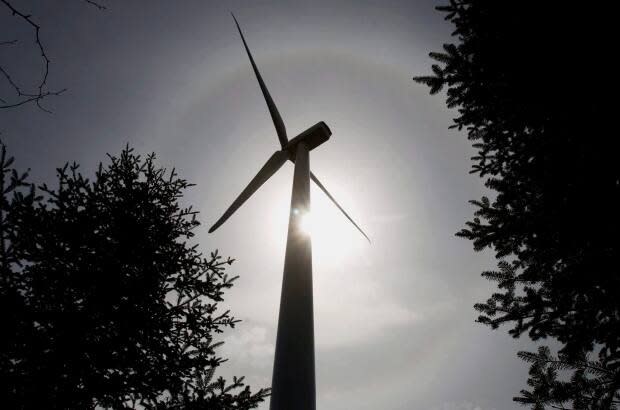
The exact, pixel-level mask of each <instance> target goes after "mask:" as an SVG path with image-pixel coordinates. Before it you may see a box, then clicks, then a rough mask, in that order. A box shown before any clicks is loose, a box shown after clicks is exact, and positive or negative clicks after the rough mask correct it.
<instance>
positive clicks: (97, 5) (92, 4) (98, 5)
mask: <svg viewBox="0 0 620 410" xmlns="http://www.w3.org/2000/svg"><path fill="white" fill-rule="evenodd" d="M84 1H85V2H86V3H88V4H90V5H91V6H95V7H97V8H98V9H99V10H107V8H106V7H105V6H103V5H101V4H99V3H97V2H96V1H93V0H84Z"/></svg>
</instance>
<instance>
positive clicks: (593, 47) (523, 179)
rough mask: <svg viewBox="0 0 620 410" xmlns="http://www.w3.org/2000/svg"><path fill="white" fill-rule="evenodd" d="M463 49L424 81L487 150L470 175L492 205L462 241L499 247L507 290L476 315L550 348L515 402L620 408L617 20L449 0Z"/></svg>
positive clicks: (566, 5)
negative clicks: (549, 342) (609, 68)
mask: <svg viewBox="0 0 620 410" xmlns="http://www.w3.org/2000/svg"><path fill="white" fill-rule="evenodd" d="M438 10H440V11H442V12H444V13H445V17H446V19H447V20H448V21H449V22H450V23H451V24H452V25H453V26H454V28H455V30H454V33H453V36H454V37H455V42H454V43H453V44H445V45H444V47H443V50H442V51H441V52H432V53H430V57H431V58H433V59H434V60H436V61H437V64H434V65H433V66H432V71H433V73H432V74H431V75H428V76H419V77H415V78H414V80H415V81H417V82H419V83H422V84H426V85H428V86H429V87H430V91H431V94H435V93H438V92H440V91H441V90H442V89H444V88H445V90H446V96H447V100H446V102H447V105H448V106H449V107H454V108H456V109H457V110H458V115H457V117H456V118H455V119H454V125H453V127H456V128H458V129H459V130H461V129H463V130H466V132H467V135H468V138H469V139H470V140H472V142H473V145H474V147H475V148H477V150H478V153H477V155H476V156H475V157H473V158H472V160H473V166H472V171H471V172H472V173H475V174H477V175H479V176H480V177H481V178H484V179H485V182H486V186H487V187H488V188H489V189H490V190H491V191H492V195H489V196H490V198H489V197H483V198H481V199H480V200H475V201H472V203H473V204H474V206H475V207H476V211H475V215H474V218H473V219H472V220H471V221H469V222H467V224H466V225H467V226H466V228H465V229H463V230H462V231H460V232H459V233H458V235H459V236H461V237H464V238H467V239H470V240H472V241H473V244H474V248H475V249H476V250H482V249H484V248H487V247H489V248H492V249H493V250H494V251H495V254H496V257H497V259H498V269H496V270H494V271H489V272H484V273H483V274H482V275H483V276H484V277H485V278H487V279H489V280H492V281H495V282H497V285H498V292H497V293H494V294H493V295H492V296H491V297H490V298H489V299H488V300H487V301H486V302H483V303H479V304H477V305H476V306H475V308H476V309H477V310H478V311H480V312H481V315H480V317H479V319H478V321H479V322H481V323H484V324H487V325H489V326H491V327H492V328H497V327H498V326H500V325H502V324H506V325H508V326H510V329H509V333H510V334H512V335H513V336H514V337H519V336H520V335H522V334H523V333H527V334H528V335H529V337H530V338H532V339H533V340H539V339H545V338H551V339H555V340H557V341H558V342H559V343H560V345H561V349H560V350H559V352H558V357H555V356H553V355H552V354H551V353H550V351H549V350H548V349H547V348H541V350H540V351H539V352H538V353H528V352H521V353H520V356H521V357H522V358H523V359H525V360H527V361H530V362H531V363H532V368H531V369H530V379H529V380H528V384H529V385H530V387H531V389H529V390H523V391H522V392H521V396H519V397H517V398H515V400H517V401H519V402H521V403H523V404H526V405H528V404H529V405H531V406H532V408H535V409H543V408H549V407H551V408H568V407H567V406H571V405H572V406H573V408H580V409H582V408H592V409H598V408H615V407H614V406H617V405H618V404H620V270H619V269H618V257H619V256H620V236H619V235H618V232H619V231H620V213H619V212H618V210H619V209H620V166H619V165H618V164H619V163H618V159H617V156H618V150H617V143H616V139H617V137H616V136H615V134H614V133H613V128H612V119H613V118H614V117H613V114H612V113H611V107H612V106H611V104H610V101H609V100H610V97H611V96H613V95H614V92H613V91H612V86H611V85H610V86H609V87H608V84H610V83H611V82H610V81H606V80H607V78H608V77H607V76H606V75H605V72H606V69H605V66H606V64H607V63H606V61H607V59H606V58H605V56H608V55H609V53H610V50H611V49H612V44H611V39H612V38H613V36H612V35H611V30H612V27H613V26H614V25H613V21H611V20H612V18H611V16H610V13H608V12H606V11H605V10H604V9H603V8H602V7H599V6H598V5H594V4H592V5H590V4H588V5H585V4H583V3H581V4H578V3H571V2H556V1H551V2H534V1H515V0H511V1H482V0H451V1H450V4H448V5H446V6H441V7H438Z"/></svg>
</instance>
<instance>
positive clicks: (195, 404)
mask: <svg viewBox="0 0 620 410" xmlns="http://www.w3.org/2000/svg"><path fill="white" fill-rule="evenodd" d="M154 159H155V158H154V155H149V156H148V157H146V158H144V159H143V158H141V157H140V156H138V155H135V154H134V153H133V151H132V150H131V149H129V148H126V149H125V150H123V151H122V152H121V154H120V156H119V157H113V156H110V162H109V164H108V165H107V166H105V167H104V166H101V165H100V166H99V170H98V171H97V172H96V175H95V177H94V179H93V180H92V181H91V180H89V179H87V178H85V177H84V176H83V175H81V174H80V173H79V171H78V166H77V165H75V164H74V165H71V166H68V165H65V166H64V167H63V168H60V169H58V170H57V172H58V186H57V187H56V188H49V187H47V186H45V185H43V186H41V187H40V188H39V189H35V188H34V187H32V186H30V185H27V182H26V175H19V174H17V173H16V172H15V171H14V170H13V169H12V168H11V162H12V159H8V157H7V156H6V151H5V148H4V146H2V158H1V161H0V167H1V169H2V172H1V173H0V189H2V192H3V195H2V196H1V198H0V235H1V237H0V245H1V247H0V258H1V261H2V264H1V270H2V282H1V285H0V307H1V308H2V311H3V317H4V320H3V322H4V323H3V334H4V336H3V337H2V339H1V340H2V341H1V342H0V343H1V344H2V345H1V348H2V350H1V352H0V374H1V377H2V391H3V394H2V403H3V404H2V406H3V407H4V406H7V407H5V408H16V409H30V408H32V409H34V408H58V409H69V408H71V409H86V408H94V407H96V406H97V407H99V408H101V407H103V408H116V409H118V408H147V409H149V408H151V409H154V408H157V409H172V408H184V409H193V408H202V409H205V408H208V409H246V408H253V407H256V405H257V403H258V402H260V401H262V399H263V397H264V396H266V394H267V393H268V391H267V390H263V389H261V390H259V391H258V392H256V393H254V394H252V393H251V392H250V390H249V388H248V387H245V388H244V387H243V382H242V380H243V379H242V378H241V379H234V380H233V383H232V384H230V385H228V384H226V382H225V381H224V380H223V379H221V378H216V377H215V374H214V372H215V369H216V368H217V367H218V366H219V365H220V363H221V362H222V360H223V359H222V358H220V357H218V356H217V354H216V352H215V348H216V347H217V346H218V345H219V344H221V343H218V342H216V341H215V339H214V336H215V335H216V334H217V333H221V332H222V331H223V330H224V329H225V328H227V327H234V325H235V323H236V322H237V321H236V320H235V319H234V318H233V317H232V316H231V315H230V314H229V312H228V311H225V312H222V311H219V310H218V302H221V301H222V297H223V294H224V291H225V290H226V289H228V288H230V287H231V286H232V284H233V281H234V280H235V278H234V277H229V276H228V275H227V274H226V271H225V267H226V266H227V265H230V264H231V263H232V262H233V261H232V260H231V259H223V258H222V257H221V256H219V255H218V254H217V251H216V252H213V253H211V254H210V255H209V256H208V257H205V256H203V255H202V254H201V253H200V252H199V251H198V248H197V245H195V244H191V243H190V240H191V238H192V236H193V235H194V234H193V232H194V230H195V228H196V227H197V226H198V225H199V222H198V221H197V220H196V212H195V211H193V210H192V209H191V207H190V208H183V207H181V206H180V204H179V200H180V198H181V197H182V195H183V193H184V192H185V190H186V189H187V188H189V187H190V186H191V184H189V183H188V182H187V181H185V180H183V179H181V178H179V177H178V176H177V175H176V173H175V172H174V170H172V171H171V172H166V170H165V169H162V168H158V167H157V166H156V164H155V162H154Z"/></svg>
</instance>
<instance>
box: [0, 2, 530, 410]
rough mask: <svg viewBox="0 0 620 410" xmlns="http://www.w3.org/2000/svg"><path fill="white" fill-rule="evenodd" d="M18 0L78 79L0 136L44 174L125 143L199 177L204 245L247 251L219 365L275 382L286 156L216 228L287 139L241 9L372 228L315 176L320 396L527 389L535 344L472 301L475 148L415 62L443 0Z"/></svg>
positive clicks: (291, 127)
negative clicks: (483, 318)
mask: <svg viewBox="0 0 620 410" xmlns="http://www.w3.org/2000/svg"><path fill="white" fill-rule="evenodd" d="M17 3H19V4H20V6H22V7H24V8H26V7H27V6H26V4H31V3H32V5H33V6H32V9H31V12H32V13H33V15H34V16H35V18H36V19H37V21H39V22H40V24H41V26H42V33H41V34H42V38H43V41H44V43H45V46H46V48H47V52H48V54H49V56H50V58H51V59H52V66H51V72H50V78H49V83H50V86H51V87H52V88H64V87H67V88H68V89H69V90H68V91H67V93H66V94H64V95H63V96H61V97H58V98H55V99H51V100H49V101H46V106H47V107H48V108H50V109H52V110H53V111H54V114H53V115H48V114H46V113H44V112H40V111H38V110H36V109H35V108H34V107H32V106H28V107H24V108H22V109H19V110H12V111H0V132H2V135H0V138H2V140H3V141H4V142H5V143H6V144H7V145H8V147H9V149H10V151H11V153H13V154H14V155H15V156H16V162H17V165H18V167H22V168H28V167H29V168H31V169H32V171H31V174H32V176H33V179H34V180H36V181H41V182H42V181H51V180H52V179H53V177H54V172H55V171H54V170H55V168H56V167H58V166H61V165H62V164H64V163H65V162H66V161H74V160H75V161H77V162H79V163H81V164H82V165H83V168H84V170H85V171H86V172H87V173H91V172H92V170H93V169H94V167H95V165H96V164H97V163H98V162H99V161H102V160H105V153H107V152H109V153H113V154H114V153H118V152H119V151H120V150H121V149H122V147H123V146H124V145H125V144H126V143H129V144H130V145H132V146H133V147H135V148H136V149H137V150H138V151H139V152H142V153H149V152H152V151H154V152H155V153H157V155H158V157H159V160H160V163H161V164H162V165H164V166H166V167H172V166H174V167H176V168H177V170H178V171H179V173H180V174H181V176H183V177H185V178H187V179H189V180H190V181H192V182H195V183H197V186H196V187H194V188H193V189H192V190H191V192H190V193H189V194H188V196H187V197H186V199H185V200H186V201H187V203H191V204H193V205H194V206H195V207H196V208H197V209H198V210H200V212H201V220H202V221H203V223H204V225H203V226H202V227H201V228H200V229H199V231H198V241H199V243H200V246H201V248H202V249H203V250H204V251H210V250H212V249H214V248H219V249H220V250H221V251H222V252H223V254H225V255H231V256H232V257H234V258H236V259H237V262H236V263H235V264H234V265H233V269H232V272H231V273H235V274H239V275H240V276H241V278H240V279H239V281H238V283H237V285H236V286H235V287H234V288H233V290H231V291H230V293H229V294H228V296H227V298H226V305H227V306H229V307H230V308H231V309H232V310H233V312H234V314H235V315H236V316H237V317H238V318H240V319H242V320H243V322H242V323H241V324H240V325H239V326H238V327H237V328H236V329H234V330H232V331H229V332H227V333H226V334H225V335H224V336H223V337H224V340H225V341H226V344H225V346H224V347H223V348H222V353H223V354H225V356H227V357H228V358H229V359H230V360H229V361H228V362H227V363H226V365H225V366H223V368H222V369H221V372H220V374H222V375H225V376H226V375H232V374H237V375H245V376H246V377H247V380H248V381H249V382H250V384H251V385H253V386H254V387H259V386H266V385H269V384H270V382H271V370H272V362H273V353H274V345H275V329H276V320H277V310H278V306H279V297H280V285H281V279H282V267H283V262H284V245H285V241H286V226H287V222H288V213H287V209H288V206H289V203H290V194H291V183H292V175H293V173H292V170H293V167H292V165H291V164H290V163H289V164H287V165H285V166H284V167H283V169H282V170H281V171H280V172H279V173H278V174H277V175H276V176H275V177H274V178H272V179H271V180H270V181H269V182H268V183H267V184H266V185H265V186H264V187H263V188H261V190H259V192H257V194H256V195H255V196H254V197H252V198H251V200H250V201H248V202H247V203H246V204H245V205H244V207H243V208H242V209H241V210H240V211H238V213H236V214H235V215H234V216H233V217H232V218H231V219H230V220H229V221H228V222H227V223H226V224H225V225H224V226H223V227H221V228H220V229H219V230H218V231H217V232H216V233H215V234H212V235H208V234H207V229H208V227H209V226H210V225H211V224H212V223H213V222H214V221H215V220H216V219H217V218H218V217H219V216H220V215H221V213H222V212H223V211H224V210H225V209H226V207H227V206H228V205H229V204H230V203H231V202H232V200H233V199H234V198H235V197H236V195H237V194H238V193H239V192H240V191H241V189H242V188H243V187H244V186H245V185H246V184H247V182H249V180H250V179H251V178H252V177H253V176H254V174H255V173H256V172H257V171H258V169H259V168H260V167H261V166H262V165H263V163H264V162H265V160H266V159H267V158H268V157H269V155H271V153H272V152H273V151H275V150H276V149H278V146H279V145H278V140H277V138H276V134H275V130H274V128H273V125H272V123H271V119H270V117H269V113H268V111H267V107H266V105H265V102H264V100H263V97H262V95H261V93H260V89H259V87H258V84H257V83H256V80H255V78H254V74H253V73H252V71H251V67H250V65H249V62H248V59H247V56H246V55H245V51H244V49H243V46H242V43H241V40H240V38H239V35H238V33H237V32H236V28H235V25H234V23H233V20H232V18H231V16H230V14H229V11H231V10H232V11H234V12H235V14H236V16H237V18H238V19H239V22H240V24H241V26H242V28H243V30H244V32H245V34H246V38H247V40H248V43H249V46H250V48H251V49H252V52H253V54H254V57H255V59H256V62H257V64H258V65H259V68H260V69H261V72H262V74H263V77H264V79H265V82H266V83H267V86H268V87H269V89H270V91H271V94H272V96H273V98H274V100H275V102H276V104H277V105H278V107H279V110H280V113H281V114H282V117H283V119H284V121H285V123H286V126H287V130H288V133H289V136H290V137H293V136H294V135H296V134H297V133H298V132H300V131H303V130H304V129H306V128H307V127H309V126H310V125H313V124H315V123H316V122H318V121H325V122H326V123H327V124H328V125H329V127H330V128H331V130H332V132H333V135H332V137H331V139H330V140H329V141H328V142H327V143H325V144H324V145H322V146H321V147H319V148H317V149H316V150H315V151H313V152H312V154H311V158H310V166H311V169H312V170H313V172H314V173H315V174H317V176H318V177H319V178H320V179H321V180H322V181H323V183H324V184H325V185H326V187H327V188H328V189H329V190H330V191H331V193H332V194H333V195H334V196H335V197H336V198H337V200H338V201H339V202H340V203H341V205H342V206H343V207H344V208H345V209H346V210H347V211H348V212H349V214H350V215H351V216H352V217H353V218H354V219H355V220H356V221H357V222H358V223H359V224H360V225H361V226H362V228H363V229H365V230H366V232H367V233H368V234H369V235H370V237H371V238H372V244H371V245H369V244H368V243H367V242H366V241H365V239H364V238H363V237H362V236H361V235H360V234H359V233H358V232H356V230H355V228H354V227H353V226H352V225H351V224H350V223H349V222H348V221H347V220H346V219H345V218H344V217H343V216H342V215H341V214H340V213H339V211H338V210H337V209H336V208H335V207H334V206H332V205H331V204H330V203H329V202H328V200H327V199H326V198H325V196H324V195H323V194H322V193H321V192H320V191H318V190H317V189H315V188H314V187H313V189H312V193H311V194H312V207H313V210H314V211H313V212H314V216H315V220H317V223H316V225H317V226H316V227H315V231H314V236H313V253H314V293H315V335H316V372H317V408H319V409H329V410H347V409H359V410H371V409H372V410H375V409H379V410H404V409H407V410H474V409H479V410H490V409H497V410H505V409H508V410H510V409H517V408H519V406H517V405H516V404H514V403H513V402H512V400H511V398H512V397H513V396H514V395H516V394H517V393H518V391H519V390H520V389H521V388H522V387H524V385H525V380H526V378H527V366H526V365H525V364H523V363H522V362H520V361H519V360H518V359H516V357H515V354H516V351H517V350H519V349H522V348H524V347H526V344H525V343H524V341H521V342H515V341H513V340H512V339H511V338H510V337H509V336H508V335H506V334H505V331H504V330H499V331H495V332H493V331H491V330H490V329H488V328H486V327H483V326H481V325H478V324H475V323H474V319H475V317H476V312H475V311H474V310H473V308H472V306H473V304H474V303H476V302H478V301H482V300H485V299H486V297H488V295H489V294H490V292H491V290H492V287H491V286H490V284H488V283H487V282H486V281H485V280H484V279H482V278H481V277H480V276H479V273H480V272H481V271H482V270H483V269H488V268H491V267H493V261H492V258H491V257H490V254H488V253H486V254H485V253H479V254H475V253H474V252H473V250H472V247H471V243H470V242H468V241H465V240H462V239H458V238H456V237H455V236H454V233H455V232H456V231H458V230H459V229H460V228H461V227H462V226H463V225H464V222H465V220H467V219H468V218H469V217H470V216H471V213H472V208H471V207H470V206H469V204H468V203H467V200H469V199H473V198H478V197H479V196H481V195H482V193H483V192H484V190H483V186H482V184H481V182H480V181H479V180H478V178H477V177H475V176H472V175H469V174H468V171H469V166H470V161H469V157H470V156H471V155H472V153H473V151H472V149H471V147H470V146H469V143H468V141H467V140H466V137H465V135H464V133H460V132H456V131H454V130H448V126H449V125H450V123H451V118H452V117H453V116H454V112H450V111H449V110H447V109H446V108H445V105H444V101H443V97H440V96H429V95H428V90H427V89H426V88H425V87H422V86H419V85H416V84H414V83H413V81H411V77H412V76H413V75H417V74H424V73H427V72H429V65H430V61H429V58H428V57H427V55H428V52H429V51H431V50H437V49H439V48H440V47H441V44H442V43H443V42H446V41H448V39H449V33H450V31H451V27H450V26H448V25H447V24H446V23H445V22H444V21H443V16H442V15H441V14H439V13H438V12H436V11H434V9H433V8H434V6H435V2H433V1H430V0H424V1H346V2H345V1H341V2H336V1H281V2H276V1H246V2H241V1H228V2H222V1H198V0H194V1H189V0H186V1H175V2H173V1H163V0H157V1H154V0H152V1H131V2H127V1H107V2H106V1H103V0H102V3H104V4H106V5H107V6H108V10H106V11H103V12H102V11H98V10H97V9H96V8H94V7H90V6H88V5H87V4H85V3H82V2H80V1H77V0H76V1H73V2H68V1H63V2H60V1H49V0H46V1H43V0H39V1H28V2H22V1H19V2H17ZM61 4H62V7H61ZM0 33H1V35H2V38H0V40H8V39H9V38H4V37H6V36H11V35H12V34H11V33H18V35H19V36H20V37H19V38H20V39H23V41H21V43H20V44H19V45H18V47H22V48H21V49H15V51H14V53H13V51H6V50H4V49H3V54H0V59H1V60H0V61H1V62H2V64H6V63H9V62H10V64H12V65H11V67H13V71H14V73H15V76H16V77H17V79H18V80H23V81H26V80H27V79H32V78H33V76H36V75H37V73H39V70H40V65H38V63H39V60H38V59H37V55H36V53H35V51H36V50H35V49H34V48H31V47H30V46H31V44H29V43H28V41H29V40H30V39H31V37H28V31H26V30H25V29H23V28H22V26H21V23H20V22H19V21H18V20H16V19H15V18H13V17H11V16H10V15H9V13H7V12H6V11H5V10H4V9H2V8H1V7H0ZM19 33H22V34H23V36H22V35H21V34H19ZM29 47H30V48H29ZM11 53H13V54H11ZM2 95H6V94H2ZM267 408H268V405H267V404H265V405H264V406H262V407H261V409H267Z"/></svg>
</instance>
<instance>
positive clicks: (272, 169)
mask: <svg viewBox="0 0 620 410" xmlns="http://www.w3.org/2000/svg"><path fill="white" fill-rule="evenodd" d="M287 159H288V153H287V152H286V151H276V152H274V154H273V155H272V156H271V158H269V159H268V160H267V162H266V163H265V165H263V167H262V168H261V169H260V171H258V174H256V176H255V177H254V179H252V180H251V181H250V183H249V184H248V186H247V187H245V189H244V190H243V192H241V194H239V196H238V197H237V199H235V201H234V202H233V203H232V205H231V206H230V207H229V208H228V209H227V210H226V212H224V215H222V217H221V218H220V219H218V221H217V222H216V223H215V224H214V225H213V226H212V227H211V229H209V233H211V232H213V231H215V230H216V229H217V228H219V227H220V226H221V225H222V224H223V223H224V222H226V220H227V219H228V218H230V216H231V215H232V214H233V213H235V211H236V210H237V209H239V207H240V206H241V205H243V203H244V202H245V201H247V200H248V198H249V197H250V196H252V194H253V193H254V192H256V191H257V190H258V188H260V187H261V185H263V184H264V183H265V181H267V180H268V179H269V178H271V176H272V175H273V174H275V173H276V171H277V170H279V169H280V168H281V167H282V165H283V164H284V163H285V162H286V160H287Z"/></svg>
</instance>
